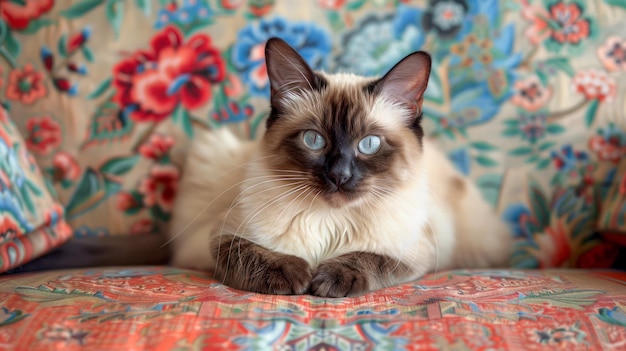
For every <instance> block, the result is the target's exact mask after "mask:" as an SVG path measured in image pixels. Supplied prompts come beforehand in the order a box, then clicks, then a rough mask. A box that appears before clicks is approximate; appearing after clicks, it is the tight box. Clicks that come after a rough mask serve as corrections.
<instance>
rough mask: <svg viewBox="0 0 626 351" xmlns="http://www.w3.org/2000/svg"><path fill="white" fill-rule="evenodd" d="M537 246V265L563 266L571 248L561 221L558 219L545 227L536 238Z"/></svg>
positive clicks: (544, 266)
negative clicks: (553, 223) (543, 231)
mask: <svg viewBox="0 0 626 351" xmlns="http://www.w3.org/2000/svg"><path fill="white" fill-rule="evenodd" d="M536 242H537V245H538V246H539V253H538V255H539V257H538V258H539V267H540V268H553V267H563V266H564V265H565V264H566V263H567V260H568V259H569V257H570V254H571V252H572V248H571V246H570V242H569V240H568V237H567V230H566V228H565V225H564V224H563V221H561V220H559V221H558V222H557V223H556V224H555V225H553V226H552V227H549V228H546V229H545V233H543V234H539V235H538V236H537V238H536Z"/></svg>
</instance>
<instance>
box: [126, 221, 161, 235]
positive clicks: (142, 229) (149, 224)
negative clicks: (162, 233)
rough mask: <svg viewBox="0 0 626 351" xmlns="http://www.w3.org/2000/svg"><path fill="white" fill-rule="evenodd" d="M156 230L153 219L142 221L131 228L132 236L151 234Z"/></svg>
mask: <svg viewBox="0 0 626 351" xmlns="http://www.w3.org/2000/svg"><path fill="white" fill-rule="evenodd" d="M154 229H155V223H154V221H153V220H151V219H140V220H138V221H136V222H135V223H133V224H132V225H131V226H130V233H131V234H149V233H152V232H153V231H154Z"/></svg>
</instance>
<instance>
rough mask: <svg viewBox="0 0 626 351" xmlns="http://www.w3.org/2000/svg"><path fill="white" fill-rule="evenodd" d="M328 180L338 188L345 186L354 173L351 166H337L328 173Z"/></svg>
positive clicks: (339, 164)
mask: <svg viewBox="0 0 626 351" xmlns="http://www.w3.org/2000/svg"><path fill="white" fill-rule="evenodd" d="M328 178H329V179H330V181H331V182H333V183H334V184H335V185H336V186H337V188H339V187H341V186H342V185H343V184H345V183H346V182H347V181H348V180H350V178H352V172H351V171H350V165H349V164H341V163H338V164H335V165H334V166H333V167H332V168H331V169H330V171H329V172H328Z"/></svg>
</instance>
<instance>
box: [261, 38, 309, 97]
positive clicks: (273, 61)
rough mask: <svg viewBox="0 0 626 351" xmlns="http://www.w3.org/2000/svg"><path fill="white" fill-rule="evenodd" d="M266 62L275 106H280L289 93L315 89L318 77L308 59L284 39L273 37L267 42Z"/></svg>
mask: <svg viewBox="0 0 626 351" xmlns="http://www.w3.org/2000/svg"><path fill="white" fill-rule="evenodd" d="M265 63H266V65H267V76H268V78H269V82H270V91H271V94H270V95H271V101H272V105H273V106H280V105H281V104H282V102H283V99H284V98H285V96H286V95H287V94H289V93H293V94H298V93H299V92H303V91H306V90H313V89H314V87H315V86H316V77H315V74H314V73H313V70H312V69H311V67H309V65H308V64H307V63H306V61H305V60H304V59H303V58H302V56H300V55H299V54H298V53H297V52H296V50H294V49H293V48H292V47H291V46H289V44H287V43H286V42H285V41H284V40H282V39H279V38H271V39H269V40H268V41H267V43H266V44H265Z"/></svg>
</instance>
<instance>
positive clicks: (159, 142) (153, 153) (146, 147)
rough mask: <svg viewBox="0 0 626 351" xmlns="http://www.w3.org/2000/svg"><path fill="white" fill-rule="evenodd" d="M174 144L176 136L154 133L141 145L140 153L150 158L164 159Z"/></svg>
mask: <svg viewBox="0 0 626 351" xmlns="http://www.w3.org/2000/svg"><path fill="white" fill-rule="evenodd" d="M172 146H174V138H172V137H171V136H169V135H163V134H153V135H152V136H150V139H149V140H148V142H146V143H145V144H143V145H141V147H139V153H140V154H141V155H142V156H143V157H145V158H148V159H151V160H155V161H158V160H160V159H162V158H163V157H164V156H165V155H167V153H168V152H169V151H170V149H171V148H172Z"/></svg>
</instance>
